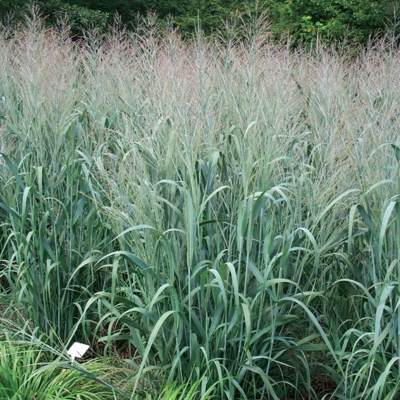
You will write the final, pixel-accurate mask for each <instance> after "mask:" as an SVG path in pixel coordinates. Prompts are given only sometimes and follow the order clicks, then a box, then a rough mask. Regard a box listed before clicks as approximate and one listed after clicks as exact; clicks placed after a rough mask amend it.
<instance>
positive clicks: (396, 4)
mask: <svg viewBox="0 0 400 400" xmlns="http://www.w3.org/2000/svg"><path fill="white" fill-rule="evenodd" d="M36 3H37V4H38V5H39V7H40V9H41V11H42V13H43V14H44V15H46V16H47V21H49V23H55V22H56V21H57V19H59V18H60V17H61V16H63V15H65V14H68V16H69V23H70V24H71V27H72V31H73V32H75V33H79V32H80V31H81V29H82V28H85V27H87V26H92V27H96V29H98V30H99V31H104V30H106V29H107V26H108V25H109V24H110V23H111V22H112V21H113V19H114V16H115V13H118V14H119V16H120V19H121V21H122V22H123V23H124V24H126V25H127V26H128V28H129V27H131V28H133V27H134V26H135V21H136V20H137V15H138V14H146V13H147V12H149V11H153V12H155V13H156V14H157V16H158V22H159V23H160V24H161V25H162V24H163V23H165V21H166V20H167V19H168V18H170V16H172V17H173V21H174V24H175V25H176V26H178V27H179V28H180V30H181V31H182V33H183V34H191V33H192V32H194V31H195V29H196V27H197V26H198V25H199V21H200V25H201V28H202V30H203V31H204V32H205V33H206V34H207V35H212V34H214V33H216V32H218V31H219V30H221V29H222V28H223V21H226V20H233V19H234V18H237V17H238V16H244V18H246V15H249V14H250V15H252V16H255V15H257V14H258V15H260V14H265V15H266V17H267V19H268V20H269V21H270V23H271V27H270V29H271V31H272V33H273V34H274V36H275V37H276V38H277V39H280V38H282V37H285V36H287V35H290V36H291V37H292V41H293V43H300V42H310V41H312V40H313V39H314V38H316V37H317V36H320V37H323V38H327V39H343V38H347V39H351V40H352V41H357V42H360V43H365V42H366V41H367V40H368V38H369V37H370V36H371V35H375V34H378V33H380V32H384V31H385V29H386V28H387V26H388V25H390V24H391V23H392V21H393V20H394V16H395V14H396V13H397V15H399V9H400V0H381V1H379V0H266V1H264V2H263V3H261V2H258V1H256V0H251V1H250V0H249V1H229V0H113V1H109V0H86V1H84V0H37V1H36ZM31 6H32V1H31V0H0V19H1V20H2V21H3V23H5V24H7V23H9V21H10V19H9V15H10V14H11V13H12V14H13V16H14V20H18V19H20V18H21V16H22V15H23V14H24V13H26V12H29V9H30V7H31Z"/></svg>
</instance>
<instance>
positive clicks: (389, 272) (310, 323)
mask: <svg viewBox="0 0 400 400" xmlns="http://www.w3.org/2000/svg"><path fill="white" fill-rule="evenodd" d="M257 26H260V27H262V24H260V25H257ZM225 37H226V36H225ZM0 47H1V48H2V49H3V50H4V51H3V52H0V61H1V62H2V65H4V67H3V68H2V71H1V72H0V96H1V99H2V102H1V103H0V107H1V108H0V115H1V120H0V134H1V137H2V142H1V152H2V155H1V158H0V163H1V164H0V181H1V184H2V187H3V188H4V190H2V191H1V192H0V216H1V220H0V245H1V247H0V249H1V250H0V260H1V261H0V279H1V289H2V294H1V302H2V303H3V304H4V305H5V307H6V308H7V307H15V308H16V309H18V311H19V312H20V314H21V318H22V321H26V322H28V325H25V326H30V327H31V328H32V329H36V330H37V331H38V332H40V333H41V334H43V335H45V336H44V337H46V341H45V342H46V345H48V346H51V347H52V348H57V346H59V343H60V341H61V343H63V345H64V346H67V345H68V344H69V343H71V342H72V341H74V340H82V341H87V342H89V343H90V344H91V345H92V348H94V351H95V354H96V355H99V354H101V355H103V356H106V355H107V356H110V355H111V356H113V357H116V358H117V359H119V360H120V361H119V362H122V363H123V365H124V368H125V375H124V378H123V379H121V388H122V390H123V392H124V393H125V394H127V396H128V397H131V398H135V396H140V395H143V396H144V397H145V396H151V397H152V398H157V396H159V397H160V398H190V397H191V398H196V399H197V398H198V399H201V398H204V399H205V398H218V399H237V398H241V399H262V398H266V399H267V398H268V399H269V398H270V399H288V400H289V399H292V398H295V399H304V398H307V399H319V398H322V397H323V396H325V399H327V398H332V399H334V398H351V399H358V398H359V399H362V398H372V399H391V398H396V395H397V394H398V391H399V388H398V383H397V379H396V377H397V374H398V371H399V366H400V361H399V360H400V353H399V341H398V316H399V304H398V301H397V295H398V290H399V289H398V287H399V285H398V267H399V261H398V260H399V259H400V253H399V245H398V240H397V238H398V237H399V233H400V231H399V228H400V220H399V203H398V193H399V172H398V171H399V169H398V168H399V165H398V162H399V146H400V143H398V142H397V135H396V133H397V130H398V125H399V116H400V114H399V109H398V104H399V100H400V99H399V94H398V91H397V90H396V89H395V88H397V87H398V86H399V85H400V82H399V76H398V66H399V61H400V58H399V53H398V49H395V48H393V47H387V46H386V47H385V42H384V41H382V42H377V43H372V44H371V46H370V47H369V48H367V49H365V50H362V51H360V52H359V53H358V55H356V56H355V55H354V53H350V52H349V54H348V53H346V52H344V53H339V52H337V51H336V50H334V49H332V48H328V47H325V48H324V47H320V48H318V49H317V50H316V51H315V52H314V53H312V54H310V53H308V52H306V51H305V50H301V49H298V50H296V51H290V50H288V49H287V48H286V47H284V46H281V47H279V46H276V45H271V44H270V43H269V39H268V35H265V34H264V31H263V29H261V28H260V29H259V31H257V30H256V31H254V30H252V31H249V33H248V35H247V36H246V40H240V41H239V40H236V38H235V37H234V35H233V36H230V37H228V38H227V39H219V40H215V41H214V42H212V41H206V40H204V39H203V38H201V36H199V37H197V39H196V40H193V41H192V42H183V41H182V40H181V39H180V37H179V35H178V34H177V33H176V32H174V31H170V30H168V29H167V30H166V31H165V32H163V33H159V34H158V35H157V36H155V35H154V32H153V31H152V30H151V27H150V28H149V27H147V28H146V25H143V27H142V28H141V29H138V31H137V32H136V33H134V34H132V33H130V34H127V33H124V32H122V33H121V32H117V31H114V32H113V33H112V34H110V35H108V36H105V37H101V38H100V37H96V36H93V37H88V38H87V40H86V41H85V42H82V43H80V44H76V43H73V42H71V41H70V40H69V39H68V37H67V36H66V35H63V34H62V33H55V32H54V31H48V30H43V29H42V28H41V26H40V24H31V25H30V28H29V29H24V30H22V31H21V32H19V33H17V34H15V35H14V37H13V38H12V39H7V40H6V39H5V38H2V39H1V40H0ZM7 309H8V308H7ZM5 343H7V342H5ZM35 362H36V361H35ZM38 362H39V361H38ZM32 363H33V361H32ZM32 374H33V375H34V376H35V374H34V373H33V372H32ZM327 377H328V378H327ZM187 382H189V386H188V387H184V386H182V385H185V384H187ZM191 385H192V386H191ZM117 386H118V385H117ZM102 387H103V386H102ZM163 388H164V389H163ZM163 390H164V391H163ZM182 396H187V397H182Z"/></svg>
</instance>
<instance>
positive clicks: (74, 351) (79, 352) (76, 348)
mask: <svg viewBox="0 0 400 400" xmlns="http://www.w3.org/2000/svg"><path fill="white" fill-rule="evenodd" d="M89 347H90V346H89V345H87V344H83V343H78V342H75V343H74V344H73V345H72V346H71V347H70V348H69V350H68V351H67V353H68V355H69V356H70V357H71V361H74V360H75V358H80V357H82V356H83V355H84V354H85V353H86V352H87V350H88V348H89Z"/></svg>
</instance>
